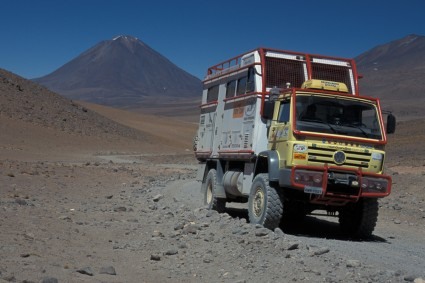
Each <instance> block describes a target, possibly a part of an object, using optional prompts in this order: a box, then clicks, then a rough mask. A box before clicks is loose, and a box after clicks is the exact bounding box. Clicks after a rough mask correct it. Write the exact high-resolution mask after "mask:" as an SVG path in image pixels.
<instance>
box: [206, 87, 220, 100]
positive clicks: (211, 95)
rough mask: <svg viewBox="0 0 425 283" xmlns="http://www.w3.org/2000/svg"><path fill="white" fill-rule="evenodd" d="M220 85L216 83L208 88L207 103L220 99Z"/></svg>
mask: <svg viewBox="0 0 425 283" xmlns="http://www.w3.org/2000/svg"><path fill="white" fill-rule="evenodd" d="M218 87H219V85H215V86H212V87H210V88H209V89H208V93H207V103H208V102H211V101H216V100H218Z"/></svg>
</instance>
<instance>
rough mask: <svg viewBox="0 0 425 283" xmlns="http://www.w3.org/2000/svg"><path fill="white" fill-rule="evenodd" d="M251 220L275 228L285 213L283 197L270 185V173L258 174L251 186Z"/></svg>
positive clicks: (249, 211) (249, 207) (249, 204)
mask: <svg viewBox="0 0 425 283" xmlns="http://www.w3.org/2000/svg"><path fill="white" fill-rule="evenodd" d="M248 214H249V222H251V223H253V224H260V225H263V226H264V227H266V228H269V229H271V230H274V229H275V228H277V227H279V223H280V219H281V218H282V214H283V203H282V198H281V196H280V195H279V193H278V191H277V190H276V189H275V188H273V187H272V186H270V183H269V176H268V174H258V175H257V176H256V177H255V179H254V182H253V183H252V186H251V193H250V195H249V201H248Z"/></svg>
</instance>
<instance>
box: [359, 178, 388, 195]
mask: <svg viewBox="0 0 425 283" xmlns="http://www.w3.org/2000/svg"><path fill="white" fill-rule="evenodd" d="M361 187H362V190H363V192H365V193H384V192H386V191H387V188H388V180H387V179H384V178H371V177H363V178H362V185H361Z"/></svg>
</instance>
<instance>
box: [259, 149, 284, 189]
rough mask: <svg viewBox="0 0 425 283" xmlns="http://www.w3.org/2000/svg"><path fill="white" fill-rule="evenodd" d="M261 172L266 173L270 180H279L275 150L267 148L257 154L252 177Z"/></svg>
mask: <svg viewBox="0 0 425 283" xmlns="http://www.w3.org/2000/svg"><path fill="white" fill-rule="evenodd" d="M261 173H267V174H268V175H269V181H270V182H279V155H278V153H277V152H276V151H274V150H267V151H262V152H260V153H259V154H258V157H257V160H256V162H255V168H254V177H255V176H257V175H258V174H261Z"/></svg>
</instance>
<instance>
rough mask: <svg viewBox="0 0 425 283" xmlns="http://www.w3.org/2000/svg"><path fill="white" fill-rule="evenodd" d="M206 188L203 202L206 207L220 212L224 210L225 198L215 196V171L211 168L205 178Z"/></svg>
mask: <svg viewBox="0 0 425 283" xmlns="http://www.w3.org/2000/svg"><path fill="white" fill-rule="evenodd" d="M205 183H206V186H207V187H206V190H205V195H204V204H205V205H207V207H208V209H212V210H216V211H218V212H220V213H222V212H224V211H225V210H226V200H225V199H222V198H217V197H216V196H215V187H216V186H217V171H216V170H215V169H211V170H210V171H209V172H208V175H207V179H206V180H205Z"/></svg>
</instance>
